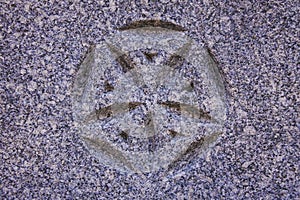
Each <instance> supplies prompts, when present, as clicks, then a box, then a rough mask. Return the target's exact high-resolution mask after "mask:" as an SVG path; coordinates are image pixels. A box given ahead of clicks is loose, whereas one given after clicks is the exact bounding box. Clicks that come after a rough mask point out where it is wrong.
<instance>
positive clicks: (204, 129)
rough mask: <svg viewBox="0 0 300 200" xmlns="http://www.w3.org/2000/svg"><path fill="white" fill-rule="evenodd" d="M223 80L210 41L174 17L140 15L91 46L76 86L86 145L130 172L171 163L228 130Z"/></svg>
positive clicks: (75, 98) (76, 105)
mask: <svg viewBox="0 0 300 200" xmlns="http://www.w3.org/2000/svg"><path fill="white" fill-rule="evenodd" d="M225 108H226V106H225V92H224V86H223V83H222V80H221V77H220V74H219V72H218V68H217V66H216V63H215V62H214V60H213V59H212V58H211V57H210V54H209V53H208V52H207V50H206V49H205V48H201V47H199V44H197V43H196V42H195V41H194V40H192V39H191V38H189V37H188V36H186V34H185V33H184V29H183V28H180V27H179V26H177V25H173V24H171V23H166V22H160V21H154V20H150V21H141V22H135V23H133V24H131V25H128V26H125V27H122V28H121V29H120V30H119V31H118V32H117V33H115V34H114V35H111V36H108V37H107V38H106V39H105V41H104V42H102V43H100V44H97V45H96V46H92V47H91V48H90V50H89V52H88V53H87V56H86V58H85V59H84V61H83V62H82V64H81V66H80V69H79V72H78V75H77V77H76V80H75V83H74V88H73V112H74V120H75V121H76V122H77V124H78V126H79V129H80V132H81V133H80V135H81V138H82V139H83V141H84V143H85V145H86V147H87V149H88V150H89V151H90V152H91V154H93V155H94V156H95V157H97V158H98V159H99V160H100V161H101V162H102V163H103V164H105V165H107V166H112V167H114V168H116V169H119V170H121V171H127V172H129V173H135V172H151V171H157V170H159V169H161V168H167V167H168V166H170V164H173V163H176V162H177V161H180V160H181V159H182V158H183V157H184V156H185V155H187V154H190V153H195V151H203V150H205V149H206V148H207V147H208V146H209V145H208V144H211V143H213V142H214V141H215V140H216V139H217V138H218V136H219V135H220V134H221V132H222V128H223V124H224V122H225V119H226V109H225Z"/></svg>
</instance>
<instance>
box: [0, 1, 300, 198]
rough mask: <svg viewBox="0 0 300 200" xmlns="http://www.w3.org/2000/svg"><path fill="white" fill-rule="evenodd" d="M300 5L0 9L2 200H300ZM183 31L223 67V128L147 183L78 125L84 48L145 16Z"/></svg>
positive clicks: (80, 4) (9, 4)
mask: <svg viewBox="0 0 300 200" xmlns="http://www.w3.org/2000/svg"><path fill="white" fill-rule="evenodd" d="M299 4H300V3H299V1H292V0H291V1H288V0H287V1H276V0H270V1H253V2H251V1H229V2H228V1H227V2H225V1H224V2H221V1H208V0H205V1H193V0H191V1H187V0H186V1H184V0H183V1H180V2H179V1H178V2H177V1H170V2H169V1H165V0H164V1H163V0H161V1H153V0H151V1H150V0H141V1H136V2H134V1H113V0H111V1H105V2H104V1H94V2H93V1H76V0H74V1H54V0H49V1H44V2H41V1H36V2H34V1H21V0H13V1H9V0H2V1H1V2H0V10H1V13H0V20H1V23H0V52H1V54H0V59H1V62H0V64H1V67H0V78H1V79H0V97H1V99H0V122H1V129H0V130H1V135H0V158H1V159H0V198H1V199H299V198H300V193H299V191H300V180H299V179H300V178H299V164H300V161H299V158H300V153H299V152H300V149H299V144H300V135H299V132H300V131H299V129H300V118H299V113H300V99H299V98H300V97H299V93H300V64H299V60H300V58H299V48H300V41H299V38H300V35H299V32H300V26H299V19H300V14H299V13H300V5H299ZM146 19H160V20H164V21H169V22H172V23H175V24H178V25H181V26H183V27H185V28H186V29H187V35H188V36H189V37H191V38H193V39H194V40H196V41H198V42H199V43H202V44H205V45H206V46H207V47H208V48H209V49H210V50H211V52H212V54H213V55H214V56H215V58H216V60H217V61H218V62H219V69H220V71H221V73H222V76H223V78H224V82H225V89H226V91H227V93H228V99H229V100H228V114H227V123H226V127H225V129H226V131H225V132H224V133H223V135H222V136H221V137H220V138H219V139H218V140H217V143H216V145H215V146H214V148H212V149H211V151H209V152H208V153H207V154H206V155H204V156H197V152H195V156H194V158H191V159H188V160H187V161H186V162H184V161H183V162H181V163H180V164H179V165H177V166H175V167H174V168H173V169H172V170H170V171H169V172H167V173H166V172H162V171H158V172H153V173H146V174H144V175H143V176H142V175H134V174H133V175H130V174H126V173H121V172H119V171H117V170H114V169H112V168H109V167H105V166H103V165H102V164H101V163H100V162H99V161H98V160H97V159H95V158H94V157H93V156H92V155H90V153H89V152H88V150H87V149H86V148H85V147H84V145H83V143H82V141H81V140H80V138H79V135H78V130H77V129H76V128H75V127H74V124H73V118H72V108H71V101H70V99H71V97H70V96H71V88H72V84H73V81H74V78H75V76H76V73H77V71H78V68H79V65H80V63H81V62H82V60H83V58H84V55H85V53H86V52H87V49H88V48H89V47H90V46H91V45H92V44H97V43H99V42H101V41H103V38H104V37H105V36H106V35H107V34H108V33H113V32H115V31H116V30H115V28H118V27H121V26H124V25H125V24H128V23H130V22H133V21H136V20H146Z"/></svg>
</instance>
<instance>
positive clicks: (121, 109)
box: [85, 102, 146, 122]
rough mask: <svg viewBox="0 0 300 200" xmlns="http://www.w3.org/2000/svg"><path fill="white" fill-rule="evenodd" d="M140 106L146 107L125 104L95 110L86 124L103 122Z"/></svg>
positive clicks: (130, 103)
mask: <svg viewBox="0 0 300 200" xmlns="http://www.w3.org/2000/svg"><path fill="white" fill-rule="evenodd" d="M140 105H146V104H145V103H141V102H124V103H114V104H111V105H109V106H106V107H103V108H99V109H95V110H94V111H93V112H92V113H91V114H89V115H88V116H87V117H86V120H85V122H89V121H91V120H101V119H105V118H109V117H115V116H117V115H119V114H123V113H126V112H128V111H131V110H133V109H135V108H137V107H138V106H140Z"/></svg>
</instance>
